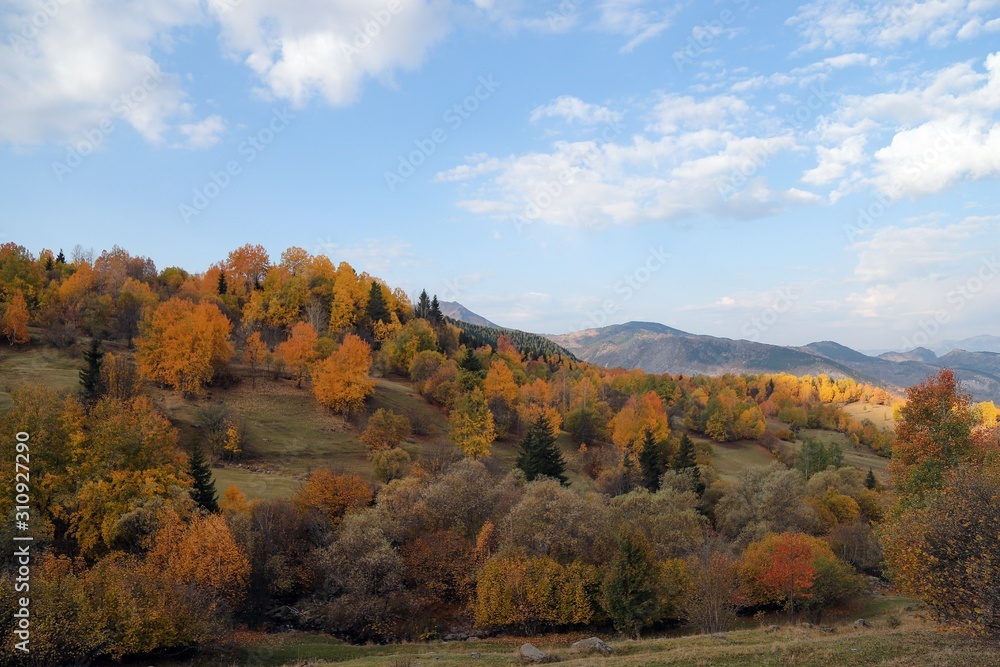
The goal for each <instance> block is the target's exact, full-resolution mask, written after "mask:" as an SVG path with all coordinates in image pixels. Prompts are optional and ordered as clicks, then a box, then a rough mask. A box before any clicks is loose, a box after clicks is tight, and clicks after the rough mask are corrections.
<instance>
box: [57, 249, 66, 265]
mask: <svg viewBox="0 0 1000 667" xmlns="http://www.w3.org/2000/svg"><path fill="white" fill-rule="evenodd" d="M65 263H66V255H64V254H63V251H62V248H59V254H58V255H56V264H65Z"/></svg>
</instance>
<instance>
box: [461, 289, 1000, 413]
mask: <svg viewBox="0 0 1000 667" xmlns="http://www.w3.org/2000/svg"><path fill="white" fill-rule="evenodd" d="M452 305H454V306H457V308H454V309H452V312H453V313H455V314H454V315H451V317H454V318H455V319H461V320H463V321H467V322H472V323H475V324H482V323H483V322H489V320H486V318H483V317H481V316H479V315H476V314H475V313H473V312H472V311H470V310H468V309H467V308H465V307H463V306H461V305H460V304H449V306H452ZM442 310H444V304H442ZM471 317H475V318H477V319H476V320H472V319H466V318H471ZM486 326H495V325H492V323H490V324H487V325H486ZM546 337H547V338H549V339H550V340H552V341H554V342H556V343H558V344H559V345H561V346H563V347H564V348H566V349H567V350H569V351H570V352H572V353H573V354H575V355H576V356H578V357H579V358H580V359H583V360H584V361H587V362H590V363H593V364H598V365H600V366H621V367H622V368H629V369H631V368H639V369H641V370H644V371H646V372H649V373H674V374H677V373H680V374H684V375H696V374H706V375H721V374H723V373H779V372H783V373H791V374H792V375H818V374H820V373H825V374H826V375H829V376H831V377H845V376H847V377H853V378H854V379H856V380H859V381H864V382H872V383H875V384H878V385H883V386H886V387H889V388H895V389H902V388H904V387H909V386H912V385H914V384H917V383H919V382H921V381H922V380H924V379H925V378H927V377H928V376H929V375H933V374H936V373H937V372H938V371H939V370H940V369H941V368H943V367H947V368H952V369H954V370H955V371H956V373H957V374H958V376H959V378H960V379H961V380H962V381H963V382H964V384H965V386H966V388H967V389H968V390H969V391H970V392H972V394H973V396H974V397H975V398H976V400H979V401H983V400H994V401H1000V353H998V352H1000V337H996V336H989V335H984V336H977V337H975V338H969V339H966V340H963V341H945V342H943V343H942V345H941V348H940V349H942V350H945V351H946V353H944V354H942V355H941V356H938V354H937V353H936V352H934V351H932V350H929V349H926V348H917V349H915V350H911V351H909V352H906V353H897V352H886V353H883V354H882V355H880V356H871V355H867V354H863V353H861V352H858V351H857V350H853V349H851V348H849V347H845V346H844V345H840V344H839V343H836V342H833V341H820V342H816V343H810V344H808V345H803V346H801V347H790V346H782V345H769V344H766V343H756V342H753V341H749V340H733V339H730V338H717V337H715V336H705V335H699V334H692V333H688V332H686V331H681V330H680V329H674V328H672V327H668V326H666V325H663V324H658V323H655V322H626V323H625V324H615V325H610V326H606V327H601V328H597V329H585V330H583V331H574V332H572V333H567V334H560V335H547V336H546ZM970 348H972V349H970ZM976 348H980V349H976Z"/></svg>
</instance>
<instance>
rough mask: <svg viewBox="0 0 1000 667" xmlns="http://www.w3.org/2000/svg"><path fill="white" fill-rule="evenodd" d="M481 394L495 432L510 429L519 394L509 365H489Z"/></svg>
mask: <svg viewBox="0 0 1000 667" xmlns="http://www.w3.org/2000/svg"><path fill="white" fill-rule="evenodd" d="M421 321H422V320H421ZM483 395H484V396H485V397H486V403H487V404H488V405H489V406H490V412H492V413H493V421H494V423H495V424H496V429H497V432H498V433H500V434H505V433H507V432H508V431H510V430H511V428H512V427H513V426H514V418H515V416H516V415H517V411H516V406H517V399H518V397H519V396H520V392H519V390H518V387H517V382H516V381H515V380H514V373H513V372H512V371H511V370H510V366H508V365H507V364H506V363H504V362H503V361H500V360H499V359H498V360H496V361H494V362H493V363H492V364H491V365H490V370H489V371H488V372H487V373H486V379H484V380H483Z"/></svg>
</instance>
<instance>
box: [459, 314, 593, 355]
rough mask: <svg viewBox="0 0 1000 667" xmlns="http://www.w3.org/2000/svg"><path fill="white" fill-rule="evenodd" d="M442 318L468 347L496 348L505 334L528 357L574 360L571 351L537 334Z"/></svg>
mask: <svg viewBox="0 0 1000 667" xmlns="http://www.w3.org/2000/svg"><path fill="white" fill-rule="evenodd" d="M444 320H445V321H446V322H448V324H451V325H453V326H456V327H458V329H459V330H460V331H461V332H462V333H461V336H460V338H459V342H461V343H462V344H463V345H467V346H468V347H470V348H476V347H482V346H484V345H489V346H490V347H492V348H496V347H497V342H498V341H499V339H500V337H501V336H506V337H507V338H508V339H509V340H510V341H511V343H512V344H513V345H514V347H516V348H517V350H518V351H519V352H520V353H521V354H524V355H526V356H528V357H531V358H539V357H558V358H560V359H569V360H573V361H576V357H575V356H573V354H572V353H571V352H569V351H568V350H566V349H565V348H563V347H561V346H560V345H557V344H556V343H553V342H552V341H550V340H549V339H548V338H545V337H544V336H539V335H538V334H532V333H525V332H524V331H518V330H517V329H505V328H503V327H486V326H482V325H479V324H470V323H469V322H462V321H460V320H454V319H452V318H450V317H446V318H444Z"/></svg>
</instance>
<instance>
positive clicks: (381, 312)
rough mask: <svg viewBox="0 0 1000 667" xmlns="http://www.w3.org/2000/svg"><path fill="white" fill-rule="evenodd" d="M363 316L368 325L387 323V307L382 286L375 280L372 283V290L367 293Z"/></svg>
mask: <svg viewBox="0 0 1000 667" xmlns="http://www.w3.org/2000/svg"><path fill="white" fill-rule="evenodd" d="M365 315H366V316H367V318H368V322H369V323H370V324H375V323H376V322H388V321H389V307H388V306H386V305H385V296H384V295H383V294H382V285H381V284H380V283H379V282H378V281H377V280H375V281H372V288H371V290H370V291H369V292H368V306H367V307H366V308H365Z"/></svg>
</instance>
